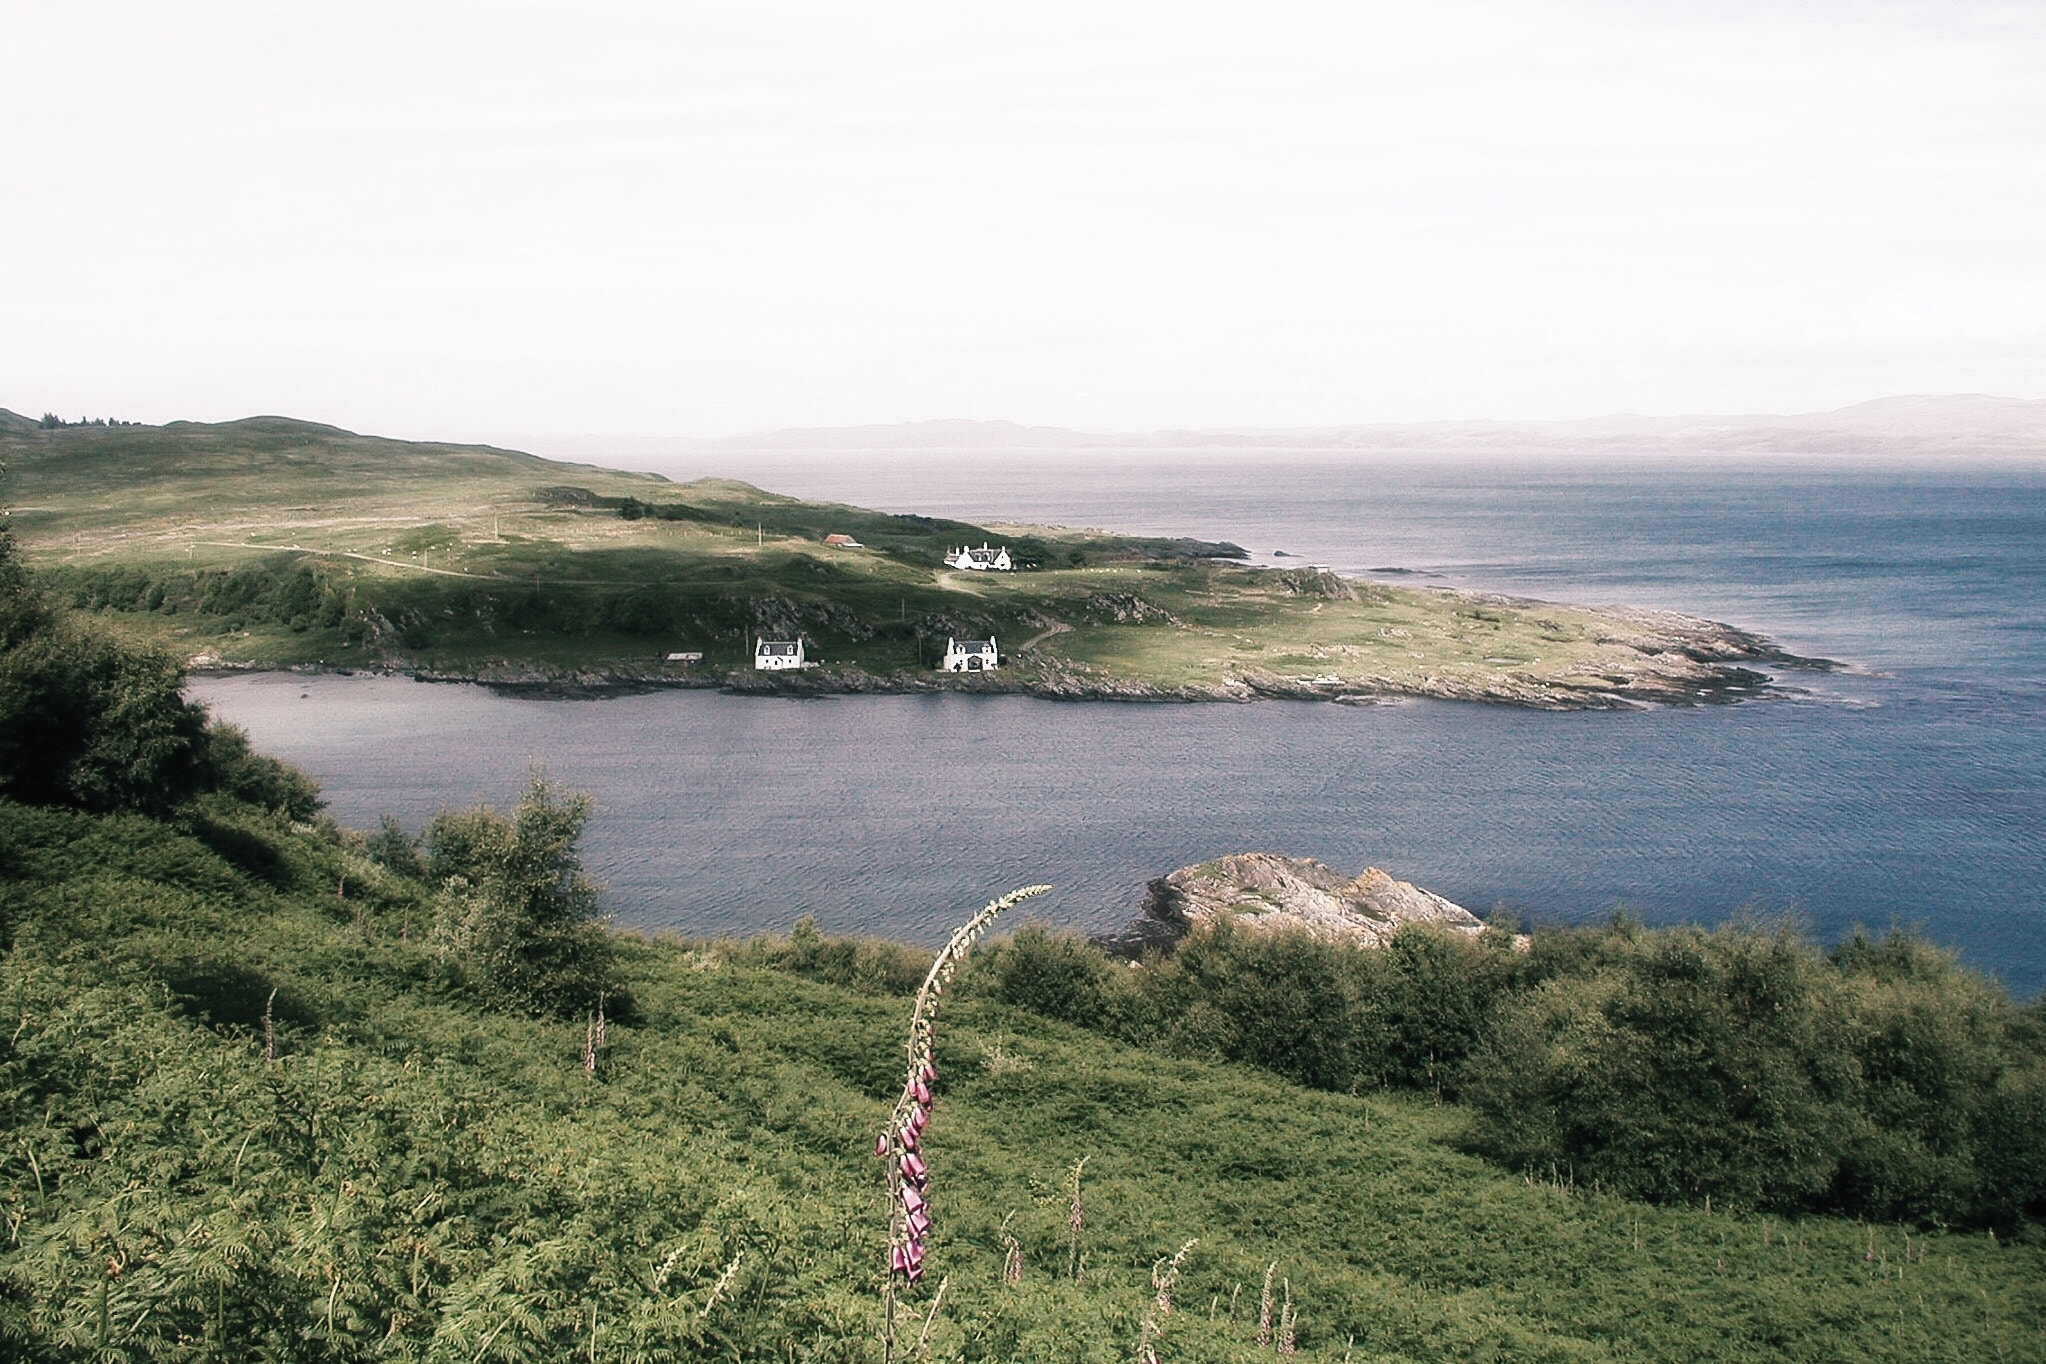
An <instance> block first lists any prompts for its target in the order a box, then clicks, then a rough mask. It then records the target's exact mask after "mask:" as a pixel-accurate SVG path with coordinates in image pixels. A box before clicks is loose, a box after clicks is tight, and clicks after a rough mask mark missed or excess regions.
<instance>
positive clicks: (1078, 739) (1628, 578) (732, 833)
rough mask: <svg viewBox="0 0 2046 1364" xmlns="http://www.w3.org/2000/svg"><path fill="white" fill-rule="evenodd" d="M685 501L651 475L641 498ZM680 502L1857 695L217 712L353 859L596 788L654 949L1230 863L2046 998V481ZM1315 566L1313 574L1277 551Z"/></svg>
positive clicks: (604, 842)
mask: <svg viewBox="0 0 2046 1364" xmlns="http://www.w3.org/2000/svg"><path fill="white" fill-rule="evenodd" d="M636 464H637V466H638V467H646V464H647V461H645V460H638V461H636ZM661 471H662V472H665V473H668V474H670V475H671V476H673V477H677V478H686V477H692V476H696V475H699V474H717V475H721V476H729V477H739V478H744V479H747V480H748V481H751V482H755V483H758V484H760V485H761V486H764V487H768V488H772V489H774V490H776V491H779V492H785V493H791V494H796V495H800V496H804V497H812V498H825V499H830V500H836V501H843V502H849V503H854V504H857V505H862V506H872V507H880V508H884V509H888V510H896V511H919V512H926V513H930V514H936V515H944V516H953V517H959V518H961V519H966V520H972V521H976V522H980V523H986V522H990V521H995V522H1034V523H1052V524H1061V525H1069V526H1092V527H1099V528H1103V529H1111V530H1120V531H1127V532H1133V533H1144V534H1170V535H1190V536H1195V537H1199V538H1203V539H1214V540H1228V541H1233V542H1235V543H1236V544H1239V545H1242V546H1243V547H1244V548H1245V549H1247V550H1249V551H1250V552H1251V555H1252V558H1253V560H1254V561H1256V562H1261V563H1286V562H1289V561H1303V562H1308V563H1316V564H1327V565H1329V566H1331V567H1333V568H1335V569H1336V570H1337V571H1338V572H1341V573H1345V574H1351V575H1355V576H1358V577H1360V578H1375V579H1378V580H1382V581H1387V582H1402V583H1407V584H1412V585H1417V586H1440V587H1455V588H1473V589H1482V590H1487V591H1495V592H1502V593H1510V594H1515V595H1523V596H1528V597H1537V598H1544V599H1548V600H1558V601H1568V602H1579V603H1588V604H1609V603H1624V604H1629V605H1635V606H1644V607H1661V608H1668V609H1672V610H1678V611H1684V612H1690V613H1693V614H1697V615H1702V616H1708V617H1711V618H1713V619H1716V620H1721V621H1726V622H1729V623H1732V624H1734V625H1737V626H1740V627H1743V628H1746V629H1750V630H1755V631H1758V632H1760V633H1762V634H1765V635H1767V636H1768V637H1769V638H1771V639H1772V640H1774V641H1775V642H1776V643H1777V644H1778V645H1780V646H1781V647H1782V648H1784V649H1785V650H1787V651H1789V652H1790V653H1793V654H1797V655H1804V656H1810V657H1817V658H1825V659H1830V660H1834V661H1836V662H1837V663H1838V665H1839V667H1838V668H1837V669H1835V670H1832V671H1811V670H1785V671H1783V672H1781V673H1780V674H1778V675H1777V682H1778V685H1777V687H1776V688H1775V689H1774V693H1773V694H1772V695H1770V696H1768V697H1766V698H1765V699H1759V700H1750V701H1742V702H1739V703H1735V704H1709V705H1692V706H1665V707H1655V708H1650V709H1645V710H1636V711H1626V712H1578V713H1566V714H1550V713H1541V712H1532V711H1520V710H1513V709H1508V708H1504V707H1497V706H1487V705H1479V704H1470V703H1456V702H1438V701H1419V700H1415V701H1399V702H1395V703H1391V704H1383V705H1366V706H1348V705H1331V704H1323V703H1308V702H1278V701H1267V702H1258V703H1253V704H1247V705H1228V704H1200V705H1184V704H1132V703H1072V702H1053V701H1039V700H1033V699H1028V698H1022V697H999V696H997V697H980V696H961V695H929V696H882V697H872V696H863V697H831V698H824V699H816V700H800V701H799V700H786V699H762V698H750V697H736V696H729V695H723V694H720V693H716V692H709V691H670V692H657V693H651V694H643V695H633V696H621V697H613V698H608V699H602V700H594V701H566V700H540V699H532V698H524V697H515V696H504V695H498V694H495V693H492V692H490V691H488V690H485V689H483V688H480V687H474V686H465V685H447V684H428V683H418V682H412V681H409V680H406V679H402V678H393V677H379V676H300V675H287V674H271V675H252V676H241V677H219V678H202V679H197V680H195V681H194V682H193V684H192V688H191V689H192V692H193V694H194V695H195V696H196V697H197V698H198V699H200V700H203V701H204V702H205V703H207V704H208V705H209V706H211V707H212V708H213V710H214V711H215V712H216V713H217V714H219V715H221V716H223V717H225V718H227V719H229V720H232V721H234V722H236V723H239V724H241V725H243V726H245V727H246V728H247V729H248V730H249V731H250V732H251V734H252V735H253V736H254V738H255V739H256V741H257V742H258V744H259V745H261V746H262V747H263V748H265V749H267V750H269V751H271V752H274V753H277V754H279V755H281V756H283V757H286V758H288V759H290V760H292V761H293V762H296V763H298V764H300V765H301V766H302V767H304V768H305V769H306V770H307V771H309V772H310V773H312V775H313V776H315V777H316V778H317V779H318V780H319V781H320V783H321V784H322V786H323V788H324V790H325V792H326V796H327V799H328V800H329V802H330V803H331V808H332V812H333V813H334V815H335V816H336V817H337V818H339V819H340V820H341V821H342V822H344V823H347V824H351V825H357V826H369V825H373V824H374V823H375V821H376V820H377V819H378V818H379V817H380V816H382V815H385V814H389V815H392V816H394V817H396V818H397V819H399V820H400V821H401V822H402V823H404V824H405V825H407V826H408V827H412V828H417V827H419V826H420V825H421V824H422V823H423V822H424V821H426V820H427V819H429V818H430V817H431V816H432V815H433V813H434V812H435V811H436V810H438V809H441V808H444V807H449V806H460V805H465V804H473V803H477V802H488V803H492V804H496V805H498V806H500V807H509V806H510V805H511V804H512V803H514V802H515V801H516V800H517V798H518V794H519V791H520V789H521V787H522V785H523V783H524V781H525V779H526V775H527V773H528V772H529V771H531V770H533V769H541V770H544V772H545V774H546V775H547V777H548V778H549V779H550V780H552V781H555V782H557V783H560V784H561V785H563V786H566V787H572V788H576V789H581V790H586V791H589V792H590V793H591V794H592V795H593V796H594V797H595V800H596V811H595V814H594V816H593V817H592V819H591V821H590V824H589V827H588V831H587V834H586V838H585V850H586V856H587V862H588V866H589V868H590V870H591V872H592V873H593V875H595V876H596V877H597V878H598V879H599V880H601V881H602V882H603V883H604V884H605V886H606V887H607V889H606V892H605V904H606V906H607V908H608V909H609V911H610V912H611V913H612V914H613V915H614V916H615V919H616V921H617V922H619V923H620V924H623V925H629V926H633V927H637V928H643V929H648V930H674V931H676V932H680V933H682V934H685V935H691V936H705V935H717V934H733V935H740V936H745V935H750V934H754V933H759V932H764V931H785V930H786V929H787V928H788V926H789V925H790V924H791V923H792V922H793V921H794V920H795V919H796V918H797V917H799V916H801V915H805V914H814V915H815V916H816V917H817V918H818V920H819V921H820V922H821V923H822V925H823V926H824V927H825V929H826V930H827V931H832V932H841V933H871V934H879V935H883V936H887V937H893V938H901V939H908V940H914V941H922V942H933V941H938V940H941V939H942V938H943V937H944V935H945V934H946V933H947V932H948V931H949V928H950V927H951V926H952V925H953V924H954V923H956V922H958V921H959V920H960V919H962V918H964V917H965V916H966V915H967V914H969V913H970V912H972V910H974V909H976V908H978V907H979V906H980V905H981V904H982V903H983V902H985V901H986V900H988V899H990V898H992V897H994V896H996V895H999V894H1001V893H1002V892H1004V891H1006V890H1008V889H1010V888H1012V887H1015V886H1019V885H1023V884H1026V883H1031V882H1040V881H1042V882H1049V883H1051V884H1052V885H1053V886H1054V887H1055V890H1054V892H1053V894H1052V895H1051V896H1049V897H1046V898H1045V899H1044V900H1041V901H1037V902H1035V907H1036V914H1037V917H1039V918H1040V919H1042V920H1044V921H1046V922H1048V923H1050V924H1053V925H1057V926H1061V927H1067V928H1073V929H1078V930H1083V931H1090V932H1091V931H1098V930H1103V929H1109V928H1113V927H1117V926H1120V925H1121V924H1122V923H1124V922H1126V921H1127V920H1128V919H1129V918H1130V917H1131V916H1133V915H1134V914H1135V913H1136V912H1137V911H1138V909H1139V907H1140V905H1141V903H1142V900H1143V896H1144V892H1145V887H1146V885H1147V883H1148V882H1150V881H1151V880H1152V879H1153V878H1156V877H1159V876H1163V875H1164V874H1166V873H1167V872H1170V871H1171V870H1173V869H1174V868H1177V867H1181V866H1184V865H1187V864H1189V863H1192V862H1198V861H1201V860H1204V859H1207V858H1211V857H1216V856H1219V855H1221V854H1224V853H1231V852H1242V851H1250V850H1263V851H1269V852H1275V853H1282V854H1287V855H1293V856H1303V857H1316V858H1320V859H1321V860H1322V861H1324V862H1326V863H1328V864H1329V865H1330V866H1332V867H1335V868H1337V869H1339V870H1341V871H1344V872H1349V873H1355V872H1361V871H1362V870H1363V869H1364V868H1365V867H1367V866H1376V867H1381V868H1383V869H1385V870H1386V871H1389V872H1391V873H1392V874H1393V875H1394V876H1396V877H1399V878H1401V879H1403V880H1408V881H1413V882H1415V883H1417V884H1420V885H1422V886H1425V887H1427V888H1428V889H1430V890H1433V891H1435V892H1437V893H1439V894H1442V895H1446V896H1448V897H1449V898H1451V899H1453V900H1455V901H1457V902H1459V903H1461V904H1463V905H1465V906H1467V907H1469V908H1470V909H1472V910H1474V911H1476V912H1478V913H1480V914H1483V915H1493V914H1500V915H1506V916H1511V917H1513V918H1515V919H1516V920H1517V921H1518V922H1520V923H1521V924H1523V925H1541V924H1560V923H1581V922H1586V921H1596V920H1602V919H1604V918H1607V917H1609V916H1611V915H1613V914H1615V913H1618V912H1625V913H1627V914H1629V915H1632V916H1634V917H1636V918H1638V919H1641V920H1645V921H1647V922H1650V923H1657V924H1666V923H1679V922H1686V923H1698V924H1708V925H1709V924H1716V923H1721V922H1724V921H1727V920H1729V919H1737V920H1743V921H1751V922H1759V923H1771V924H1773V923H1786V922H1787V923H1789V924H1791V925H1792V926H1794V927H1796V928H1797V929H1798V930H1799V931H1802V932H1804V933H1807V934H1809V935H1810V936H1812V937H1813V938H1815V939H1818V940H1820V941H1825V942H1831V941H1834V940H1837V939H1838V938H1840V937H1841V936H1843V935H1846V934H1848V933H1851V932H1853V931H1855V930H1856V929H1857V928H1860V929H1866V930H1868V931H1872V932H1883V931H1887V930H1889V929H1892V928H1899V927H1901V928H1906V929H1910V930H1913V931H1916V932H1920V933H1922V934H1925V935H1926V936H1928V937H1930V938H1932V939H1934V940H1936V941H1938V942H1940V943H1942V944H1945V945H1947V946H1948V947H1950V948H1951V949H1952V950H1954V951H1955V952H1956V953H1958V954H1959V956H1960V957H1961V958H1962V959H1963V960H1964V961H1965V962H1967V963H1968V964H1969V965H1971V966H1973V967H1976V968H1978V969H1980V970H1983V971H1986V972H1989V973H1992V974H1994V975H1995V976H1997V977H1999V978H2001V980H2002V981H2003V982H2004V983H2005V984H2006V985H2008V986H2009V988H2010V989H2011V990H2012V991H2013V992H2014V993H2015V994H2017V995H2018V996H2020V997H2027V998H2028V997H2031V996H2034V995H2036V994H2038V993H2039V992H2040V991H2041V990H2042V989H2046V903H2042V893H2041V887H2042V885H2046V459H2041V460H2033V461H2024V460H2018V459H2011V458H2001V459H1986V458H1969V457H1965V456H1957V457H1953V458H1937V459H1935V458H1925V457H1919V458H1909V459H1905V458H1877V457H1855V456H1845V455H1843V456H1824V457H1821V456H1785V455H1772V456H1766V457H1762V456H1752V457H1751V456H1713V457H1697V456H1675V455H1666V454H1654V455H1648V454H1644V455H1640V456H1632V457H1616V456H1600V457H1582V458H1559V457H1554V456H1541V457H1536V456H1525V457H1513V456H1510V455H1502V454H1496V453H1493V454H1485V455H1470V456H1454V455H1444V454H1439V453H1430V454H1427V455H1417V454H1397V455H1374V454H1365V453H1358V452H1354V451H1339V450H1327V451H1313V450H1293V451H1271V450H1212V449H1209V450H1160V449H1148V448H1147V449H1133V450H1079V451H1045V450H955V451H942V450H938V451H934V450H918V451H913V452H899V453H898V452H865V451H863V452H857V453H851V452H837V453H834V452H755V453H746V454H730V453H727V454H724V455H720V456H718V457H716V458H714V459H713V458H706V457H697V458H688V457H678V458H677V459H674V460H672V461H669V462H667V463H666V464H665V465H663V466H661ZM1281 552H1283V553H1281Z"/></svg>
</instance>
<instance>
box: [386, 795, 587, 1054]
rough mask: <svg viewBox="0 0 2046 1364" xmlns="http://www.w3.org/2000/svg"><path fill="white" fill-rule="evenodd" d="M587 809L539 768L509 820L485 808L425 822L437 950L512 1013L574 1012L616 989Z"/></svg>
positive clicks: (569, 1014)
mask: <svg viewBox="0 0 2046 1364" xmlns="http://www.w3.org/2000/svg"><path fill="white" fill-rule="evenodd" d="M590 806H591V801H590V797H589V795H588V794H587V793H584V792H579V791H578V792H570V793H567V794H562V793H560V792H557V791H556V789H555V788H554V787H553V786H552V785H550V784H549V783H548V781H547V779H546V778H545V777H543V776H541V775H540V774H539V773H534V774H533V776H532V777H531V779H530V780H529V781H528V782H527V785H526V792H525V795H524V797H523V798H522V799H521V800H520V801H519V805H518V809H517V810H516V811H514V812H513V814H512V817H511V818H509V819H507V818H505V817H504V816H503V815H501V814H499V813H497V812H496V811H495V810H492V809H490V808H489V807H487V806H485V807H479V808H477V809H473V810H452V811H447V812H444V813H442V814H441V815H439V816H438V817H436V818H435V819H434V821H433V823H432V824H431V825H429V826H428V828H427V832H426V844H427V849H428V858H427V869H428V872H429V874H430V875H431V876H432V877H433V878H434V879H435V880H437V881H438V882H440V884H441V887H442V890H441V899H440V905H439V908H438V912H437V914H436V917H435V925H434V934H435V937H436V939H437V940H438V942H439V944H440V948H441V950H442V952H443V953H444V954H445V955H446V956H447V957H448V958H449V959H451V960H454V961H457V962H459V963H461V964H462V965H463V966H464V967H465V968H467V969H468V970H469V971H471V972H472V973H473V974H474V976H475V978H476V980H477V982H478V983H479V984H480V985H482V986H483V987H484V988H485V989H487V990H489V991H491V992H493V993H494V994H496V995H497V996H498V997H499V998H500V999H501V1000H502V1002H503V1003H505V1004H507V1005H509V1006H510V1007H512V1008H514V1009H517V1010H520V1011H523V1012H527V1013H533V1014H541V1015H551V1016H555V1017H564V1018H565V1017H573V1016H575V1015H577V1014H580V1013H581V1012H583V1011H585V1010H587V1009H591V1008H594V1007H596V1005H597V1003H598V998H599V996H600V995H602V994H604V993H606V992H607V991H611V990H612V969H613V960H614V956H615V954H614V952H613V949H612V945H611V940H610V936H609V935H608V934H607V933H606V932H605V929H604V921H603V916H602V914H601V912H600V911H599V910H598V908H597V886H596V884H595V883H594V882H592V881H591V880H590V879H589V878H588V877H587V876H585V875H583V869H582V859H581V857H580V855H579V854H578V853H577V851H576V841H577V840H578V839H579V838H581V836H582V829H583V823H584V821H586V820H587V819H588V818H589V814H590Z"/></svg>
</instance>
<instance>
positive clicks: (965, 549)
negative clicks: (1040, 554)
mask: <svg viewBox="0 0 2046 1364" xmlns="http://www.w3.org/2000/svg"><path fill="white" fill-rule="evenodd" d="M945 563H946V564H947V565H948V566H950V567H952V568H966V569H972V570H974V571H975V572H980V573H985V572H989V571H993V572H996V573H1007V572H1008V571H1009V570H1011V569H1012V568H1014V567H1015V565H1014V564H1012V563H1010V562H1009V547H1008V546H1007V545H1003V546H1002V547H1001V548H1000V549H989V548H988V547H987V543H986V542H985V541H982V542H981V546H980V548H979V549H974V548H972V547H971V546H968V545H961V546H960V547H959V548H957V549H955V550H953V551H952V552H951V553H949V554H947V555H946V556H945Z"/></svg>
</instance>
